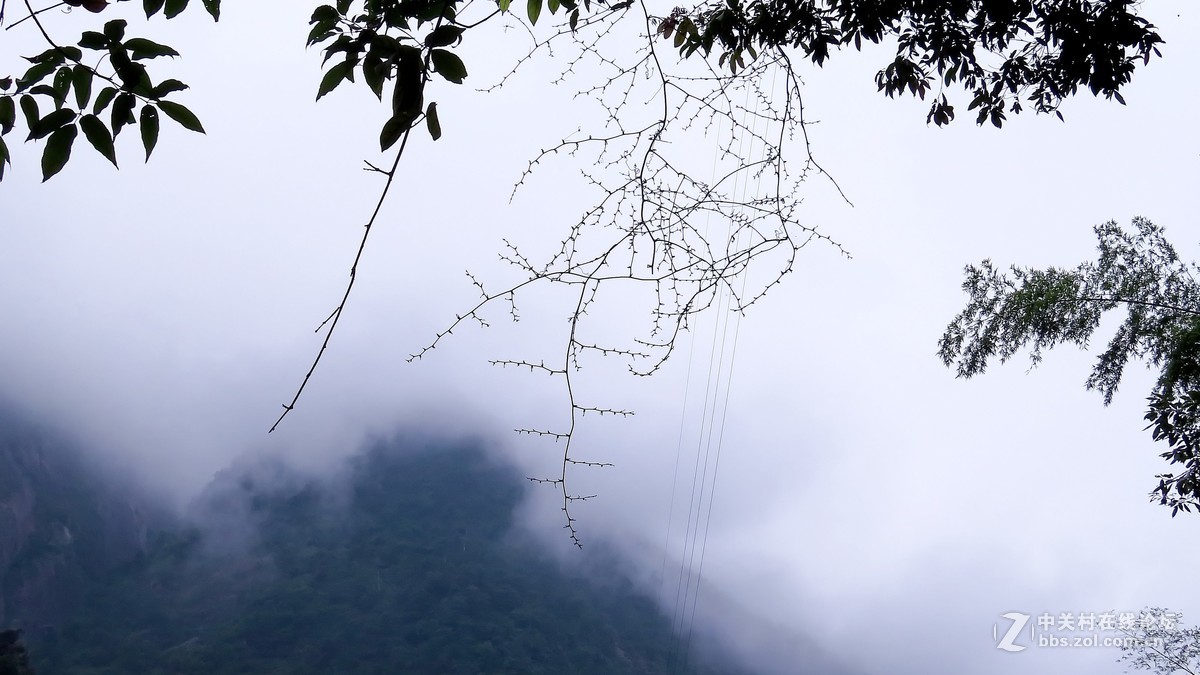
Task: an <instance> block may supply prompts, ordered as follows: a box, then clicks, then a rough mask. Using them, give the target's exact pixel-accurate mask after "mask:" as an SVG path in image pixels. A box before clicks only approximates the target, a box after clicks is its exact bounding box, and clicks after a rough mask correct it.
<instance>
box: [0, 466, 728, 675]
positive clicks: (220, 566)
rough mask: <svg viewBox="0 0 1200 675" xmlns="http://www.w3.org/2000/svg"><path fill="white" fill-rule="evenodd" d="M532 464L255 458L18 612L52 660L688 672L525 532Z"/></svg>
mask: <svg viewBox="0 0 1200 675" xmlns="http://www.w3.org/2000/svg"><path fill="white" fill-rule="evenodd" d="M523 483H524V480H523V479H522V477H521V476H519V475H516V474H514V473H513V472H512V471H511V470H508V469H506V468H502V467H498V466H496V465H494V464H492V463H490V462H488V461H487V460H486V459H485V458H484V456H483V454H482V453H481V452H480V451H479V450H477V449H475V448H472V447H470V446H464V445H458V446H446V445H442V446H440V447H425V448H420V449H413V448H411V447H409V448H401V447H397V444H390V445H389V446H383V445H381V446H378V447H376V448H374V449H373V450H370V451H368V452H365V453H363V454H360V455H358V456H357V457H355V458H353V459H352V460H351V461H350V462H348V464H347V465H346V466H345V468H344V471H343V472H342V473H341V474H339V475H337V476H334V477H327V478H322V479H319V480H318V479H312V478H306V477H303V476H301V475H299V474H296V473H295V472H292V471H290V470H289V469H287V468H286V467H284V466H282V465H279V464H277V463H271V462H259V463H247V464H244V465H242V466H239V467H237V468H235V469H230V470H227V471H225V472H223V473H222V474H221V475H219V476H218V477H217V479H216V480H214V482H213V483H212V485H210V487H209V489H208V490H207V491H206V492H205V494H204V495H203V496H202V497H201V498H200V499H199V500H198V502H197V508H196V511H197V513H198V514H200V515H199V517H198V520H197V521H196V522H198V523H200V524H193V525H189V526H186V527H184V526H176V527H171V528H162V529H160V530H159V531H157V532H154V533H151V534H150V535H149V538H148V541H147V543H146V544H145V545H144V546H140V547H137V550H135V551H134V552H133V554H134V555H133V557H132V559H131V560H130V561H128V562H127V563H124V564H122V565H119V566H118V567H116V568H104V569H102V570H95V571H93V572H89V575H90V576H87V578H86V579H84V580H83V581H81V582H80V584H79V585H78V586H77V587H76V589H77V591H78V592H80V593H81V596H80V598H79V600H78V602H77V603H76V606H77V609H75V611H73V612H72V613H71V614H70V615H69V616H68V617H67V618H64V619H62V620H60V621H57V622H53V623H52V624H47V625H42V626H34V625H30V624H29V623H28V622H22V621H20V617H10V618H9V623H10V624H12V623H13V622H14V621H15V625H22V626H23V627H25V628H26V629H27V637H26V640H27V642H28V643H29V647H30V652H31V654H32V656H33V662H34V665H35V666H36V667H37V668H38V672H39V673H40V674H41V675H55V674H72V675H83V674H85V673H86V674H88V675H101V674H104V675H109V674H111V675H127V674H129V673H146V674H155V673H163V674H165V673H172V674H176V673H204V674H206V675H220V674H222V673H230V674H233V673H237V674H238V675H258V674H263V675H266V674H268V673H269V674H285V673H286V674H289V675H302V674H304V673H313V674H317V673H320V674H322V675H326V674H328V673H363V674H369V673H379V674H381V675H382V674H384V673H386V674H388V675H393V674H396V673H469V674H471V675H474V674H476V673H555V674H560V673H580V674H587V673H596V674H601V673H603V674H612V673H647V674H649V673H670V672H680V671H679V670H677V667H678V666H679V665H680V661H681V654H679V653H678V651H679V649H680V648H679V646H678V643H677V642H675V641H673V639H672V635H671V631H670V628H669V621H668V620H667V619H665V618H663V616H662V615H661V613H660V611H659V610H658V609H657V608H656V607H655V606H654V605H653V603H652V602H651V601H650V600H649V599H648V598H645V597H644V596H641V595H639V594H638V593H637V592H635V590H634V589H633V588H632V587H631V586H630V584H629V583H628V582H625V581H622V580H621V579H620V577H619V576H617V575H616V574H615V573H612V574H603V573H600V572H597V573H594V574H589V575H587V576H582V575H577V574H567V573H564V572H563V571H562V570H561V569H560V566H559V565H558V564H557V563H555V562H553V561H552V560H550V559H549V558H547V557H545V556H544V555H543V554H540V553H538V552H537V551H536V549H535V548H534V547H532V546H531V545H529V544H528V542H526V543H521V542H520V541H519V540H518V539H517V538H514V537H513V536H512V535H511V528H510V527H509V525H510V520H511V517H512V511H513V508H514V507H515V506H516V505H517V503H518V501H519V499H520V497H521V490H522V489H524V486H523ZM601 577H604V578H601ZM697 642H699V641H697ZM688 664H689V665H688V668H687V671H686V672H695V673H731V672H741V671H735V670H734V669H732V668H730V667H727V666H725V665H723V664H721V663H719V662H718V661H717V659H716V658H715V657H714V656H713V655H712V654H706V655H699V656H698V655H695V654H693V655H692V656H691V657H689V659H688ZM673 666H674V667H675V668H674V669H673Z"/></svg>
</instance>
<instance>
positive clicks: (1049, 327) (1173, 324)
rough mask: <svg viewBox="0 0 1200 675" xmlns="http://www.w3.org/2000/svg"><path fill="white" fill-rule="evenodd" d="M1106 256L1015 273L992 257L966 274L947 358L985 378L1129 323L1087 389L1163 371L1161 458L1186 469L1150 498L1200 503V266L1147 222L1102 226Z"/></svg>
mask: <svg viewBox="0 0 1200 675" xmlns="http://www.w3.org/2000/svg"><path fill="white" fill-rule="evenodd" d="M1096 236H1097V238H1098V240H1099V255H1098V257H1097V259H1096V260H1095V261H1089V262H1084V263H1081V264H1080V265H1078V266H1077V267H1075V268H1074V269H1070V270H1063V269H1058V268H1053V267H1051V268H1047V269H1045V270H1037V269H1027V268H1020V267H1012V268H1011V269H1010V270H1009V271H1008V272H1007V273H1005V272H1001V271H999V270H997V269H996V268H995V267H994V266H993V265H992V263H991V262H990V261H986V260H985V261H984V262H983V263H981V264H980V265H979V266H978V267H976V266H973V265H971V266H968V267H967V268H966V280H965V281H964V282H963V290H964V291H965V292H966V293H967V296H968V302H967V306H966V307H965V308H964V309H963V310H962V312H960V313H959V314H958V316H957V317H955V319H954V321H952V322H951V323H950V325H949V326H948V327H947V328H946V332H945V334H944V335H943V336H942V338H941V341H940V343H939V349H938V355H939V356H940V357H941V359H942V361H943V363H945V364H946V365H947V366H948V367H952V368H954V369H955V372H956V373H957V375H958V376H959V377H964V378H969V377H973V376H975V375H979V374H981V373H983V372H984V371H985V370H986V369H987V367H988V365H990V364H991V363H992V362H993V361H998V362H1000V363H1004V362H1005V361H1007V360H1008V359H1010V358H1012V357H1013V356H1015V355H1016V354H1017V353H1018V352H1019V351H1021V350H1025V349H1028V351H1029V359H1030V365H1031V366H1036V365H1037V364H1038V363H1040V362H1041V360H1042V358H1043V354H1044V352H1045V351H1046V350H1049V349H1052V348H1054V347H1057V346H1059V345H1063V344H1074V345H1077V346H1078V347H1080V348H1083V349H1086V348H1088V347H1089V346H1090V341H1091V338H1092V336H1093V335H1094V334H1095V332H1096V331H1097V329H1098V328H1099V327H1100V321H1101V318H1102V317H1103V316H1104V314H1105V313H1107V312H1111V311H1113V310H1117V309H1121V310H1123V311H1124V316H1125V318H1124V321H1122V322H1121V324H1120V325H1119V326H1118V327H1117V329H1116V332H1115V334H1114V335H1113V337H1112V338H1111V339H1110V340H1109V342H1108V346H1107V347H1106V348H1105V349H1104V351H1103V352H1101V353H1100V355H1099V356H1098V357H1097V359H1096V364H1095V366H1094V367H1093V368H1092V372H1091V374H1090V375H1089V376H1088V378H1087V380H1086V381H1085V383H1084V385H1085V387H1087V388H1088V389H1096V390H1098V391H1100V393H1101V395H1102V396H1103V397H1104V404H1105V405H1108V404H1109V403H1111V402H1112V398H1113V395H1114V394H1115V393H1116V391H1117V388H1118V386H1119V385H1120V383H1121V379H1122V376H1123V375H1124V372H1125V367H1126V365H1127V364H1128V363H1129V362H1130V361H1144V362H1146V364H1147V365H1148V366H1150V367H1152V368H1154V369H1157V370H1158V371H1159V378H1158V381H1157V383H1156V385H1155V387H1154V390H1153V391H1152V392H1151V394H1150V397H1149V405H1148V408H1147V412H1146V416H1145V419H1146V421H1148V422H1149V423H1150V425H1149V426H1148V427H1147V428H1148V429H1152V436H1153V438H1154V440H1156V441H1163V442H1166V443H1167V444H1168V445H1169V446H1170V450H1168V451H1167V452H1164V453H1162V454H1161V457H1162V458H1163V459H1166V460H1167V461H1168V462H1169V463H1170V464H1180V465H1182V467H1181V470H1180V472H1179V473H1178V474H1176V473H1163V474H1159V475H1158V476H1157V478H1158V479H1159V482H1158V486H1157V487H1156V488H1155V489H1154V490H1153V492H1151V495H1152V496H1153V497H1155V498H1156V499H1158V500H1159V502H1160V503H1161V504H1164V505H1166V506H1169V507H1171V510H1172V511H1171V512H1172V515H1175V514H1177V513H1178V512H1179V511H1180V510H1183V511H1190V510H1191V509H1192V507H1200V458H1198V456H1197V450H1198V449H1200V445H1198V443H1200V284H1197V282H1196V278H1195V275H1194V273H1195V272H1196V271H1197V270H1198V269H1200V268H1198V267H1197V265H1196V264H1195V263H1188V262H1185V261H1183V260H1182V259H1180V257H1179V255H1178V253H1177V252H1176V251H1175V248H1174V247H1173V246H1172V245H1171V244H1170V243H1169V242H1168V241H1167V240H1166V238H1165V236H1164V235H1163V230H1162V228H1161V227H1159V226H1157V225H1154V224H1153V223H1151V222H1150V221H1148V220H1146V219H1145V218H1135V219H1134V220H1133V228H1132V231H1128V230H1125V229H1124V228H1122V227H1120V226H1119V225H1117V224H1116V223H1115V222H1109V223H1105V224H1103V225H1100V226H1098V227H1096Z"/></svg>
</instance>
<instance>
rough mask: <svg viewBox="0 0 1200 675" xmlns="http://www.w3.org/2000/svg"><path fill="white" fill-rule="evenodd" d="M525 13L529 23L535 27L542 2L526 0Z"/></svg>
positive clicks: (540, 12)
mask: <svg viewBox="0 0 1200 675" xmlns="http://www.w3.org/2000/svg"><path fill="white" fill-rule="evenodd" d="M525 11H526V13H528V14H529V23H531V24H534V25H537V20H538V17H539V16H541V14H542V0H526V3H525Z"/></svg>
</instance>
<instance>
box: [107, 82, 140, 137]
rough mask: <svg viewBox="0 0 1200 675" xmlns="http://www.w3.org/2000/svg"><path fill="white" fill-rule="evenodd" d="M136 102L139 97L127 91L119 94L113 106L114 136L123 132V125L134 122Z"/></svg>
mask: <svg viewBox="0 0 1200 675" xmlns="http://www.w3.org/2000/svg"><path fill="white" fill-rule="evenodd" d="M136 104H137V99H135V98H134V97H133V94H131V93H129V92H127V91H123V92H121V93H120V95H118V96H117V99H116V101H115V102H114V103H113V108H112V132H113V137H114V138H115V137H116V135H117V134H119V133H121V127H124V126H125V125H126V124H132V123H133V122H134V119H133V107H134V105H136Z"/></svg>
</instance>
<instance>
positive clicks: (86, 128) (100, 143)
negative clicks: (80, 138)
mask: <svg viewBox="0 0 1200 675" xmlns="http://www.w3.org/2000/svg"><path fill="white" fill-rule="evenodd" d="M79 128H80V129H83V135H84V137H86V138H87V139H88V143H91V144H92V147H93V148H95V149H96V152H98V153H100V154H101V155H104V158H105V159H107V160H108V161H110V162H112V165H113V166H117V149H116V148H115V147H113V137H112V135H111V134H109V133H108V127H106V126H104V122H101V121H100V119H99V118H98V117H96V116H95V115H84V116H83V117H81V118H79Z"/></svg>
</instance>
